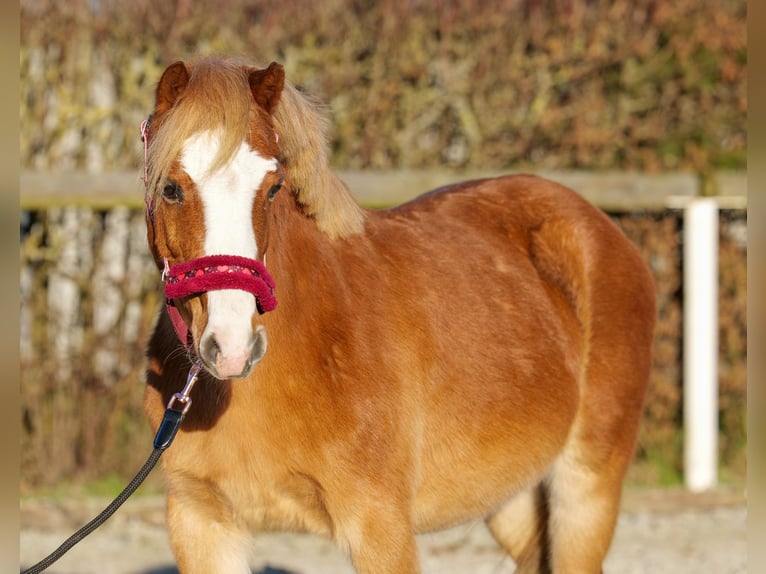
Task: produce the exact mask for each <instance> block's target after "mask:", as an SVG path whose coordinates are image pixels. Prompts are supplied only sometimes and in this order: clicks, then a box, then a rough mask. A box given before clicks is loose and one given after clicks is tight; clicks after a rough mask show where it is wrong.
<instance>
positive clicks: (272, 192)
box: [267, 181, 282, 200]
mask: <svg viewBox="0 0 766 574" xmlns="http://www.w3.org/2000/svg"><path fill="white" fill-rule="evenodd" d="M281 188H282V182H281V181H280V182H279V183H275V184H274V185H272V186H271V188H269V195H268V196H267V199H269V200H272V199H274V196H275V195H276V194H277V192H278V191H279V190H280V189H281Z"/></svg>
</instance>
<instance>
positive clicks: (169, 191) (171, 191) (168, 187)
mask: <svg viewBox="0 0 766 574" xmlns="http://www.w3.org/2000/svg"><path fill="white" fill-rule="evenodd" d="M162 197H164V198H165V199H167V200H168V201H174V202H177V203H182V202H183V199H184V195H183V192H182V191H181V186H180V185H178V184H177V183H176V182H174V181H169V182H168V183H166V184H165V187H163V188H162Z"/></svg>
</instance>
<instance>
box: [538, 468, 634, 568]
mask: <svg viewBox="0 0 766 574" xmlns="http://www.w3.org/2000/svg"><path fill="white" fill-rule="evenodd" d="M549 489H550V495H549V505H550V506H549V509H550V517H549V521H548V529H549V540H550V562H551V570H552V571H553V572H556V573H557V574H558V573H561V574H569V573H572V574H574V573H578V574H579V573H582V574H599V573H601V572H602V564H603V562H604V559H605V558H606V555H607V552H608V551H609V546H610V544H611V542H612V537H613V535H614V528H615V525H616V523H617V517H618V514H619V508H620V497H621V493H622V473H621V472H618V473H615V472H613V471H610V470H609V469H606V468H601V469H600V471H599V472H596V471H594V470H592V469H590V468H588V467H586V466H583V465H581V464H578V463H577V462H576V460H575V457H571V456H567V454H566V453H565V454H564V455H563V456H562V457H561V459H559V461H557V463H556V467H555V469H554V471H553V473H552V475H551V478H550V482H549Z"/></svg>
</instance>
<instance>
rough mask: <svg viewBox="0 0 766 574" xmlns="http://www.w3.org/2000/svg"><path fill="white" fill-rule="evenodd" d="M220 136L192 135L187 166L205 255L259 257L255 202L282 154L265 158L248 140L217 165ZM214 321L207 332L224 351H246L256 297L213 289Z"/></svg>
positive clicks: (211, 312)
mask: <svg viewBox="0 0 766 574" xmlns="http://www.w3.org/2000/svg"><path fill="white" fill-rule="evenodd" d="M219 143H220V136H219V135H218V134H216V133H215V132H202V133H200V134H196V135H194V136H192V137H191V138H189V139H188V140H187V141H186V144H185V145H184V147H183V152H182V154H181V166H182V167H183V169H184V170H185V171H186V173H187V174H188V175H189V177H190V178H191V179H192V180H193V181H194V183H195V184H196V186H197V190H198V191H199V195H200V198H201V200H202V205H203V207H204V218H205V244H204V249H205V253H204V254H205V255H240V256H242V257H249V258H252V259H255V258H256V257H257V256H258V245H257V244H256V241H255V233H254V231H253V219H252V213H253V202H254V201H255V195H256V193H257V191H258V189H259V188H260V186H261V183H262V182H263V179H264V177H266V174H267V173H268V172H270V171H274V170H275V169H276V167H277V160H276V159H274V158H268V159H267V158H264V157H263V156H261V155H260V154H259V153H258V152H256V151H253V150H251V149H250V147H249V146H248V144H247V142H242V145H241V146H240V148H239V150H237V152H236V154H234V157H233V158H232V159H231V161H230V162H229V163H227V164H225V165H224V166H222V167H221V168H219V169H217V170H215V171H211V170H210V167H211V165H212V163H213V159H214V158H215V157H216V155H217V153H218V149H219ZM207 298H208V324H207V327H206V328H205V333H203V338H204V336H205V334H206V333H215V337H216V340H217V341H218V343H219V346H220V348H221V354H222V355H223V356H224V357H235V356H240V355H244V354H246V353H247V352H248V351H249V349H248V345H249V344H250V342H251V337H252V327H251V317H252V315H253V314H254V313H255V298H254V297H253V295H252V294H250V293H247V292H246V291H241V290H236V289H224V290H220V291H211V292H209V293H208V294H207Z"/></svg>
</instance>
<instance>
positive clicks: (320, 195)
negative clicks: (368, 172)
mask: <svg viewBox="0 0 766 574" xmlns="http://www.w3.org/2000/svg"><path fill="white" fill-rule="evenodd" d="M274 123H275V127H276V130H277V132H278V134H279V138H280V140H279V144H280V147H281V150H282V153H283V155H284V158H283V160H284V162H285V165H286V167H287V173H288V175H289V178H290V185H291V186H292V189H293V192H294V193H295V194H296V196H297V198H298V202H299V203H300V204H301V206H302V207H303V209H304V210H305V213H306V214H307V215H309V216H311V217H312V218H313V219H314V220H315V221H316V224H317V227H318V228H319V230H320V231H322V232H323V233H324V234H326V235H327V236H329V237H331V238H337V237H348V236H349V235H354V234H357V233H361V232H362V231H363V229H364V219H365V211H364V209H362V207H361V206H360V205H359V204H358V203H357V202H356V200H355V199H354V198H353V196H352V195H351V193H350V191H349V189H348V187H346V184H345V183H343V181H342V180H341V179H340V178H339V177H338V176H337V175H335V174H334V173H333V172H332V171H330V164H329V161H328V149H327V137H326V134H327V131H328V127H329V126H328V121H327V119H326V117H325V116H324V115H323V114H322V113H321V111H320V107H319V105H318V103H317V102H315V101H313V100H312V99H310V98H309V97H307V96H306V95H304V94H302V93H301V92H299V91H298V90H297V89H296V88H295V87H293V86H292V85H291V84H289V83H287V82H285V86H284V89H283V91H282V96H281V98H280V100H279V104H278V105H277V109H276V112H275V113H274Z"/></svg>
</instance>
